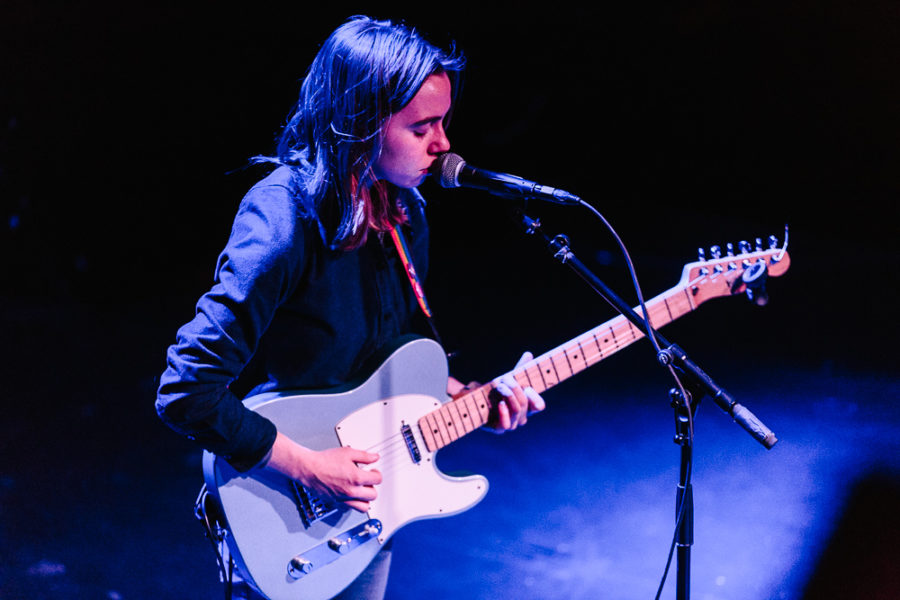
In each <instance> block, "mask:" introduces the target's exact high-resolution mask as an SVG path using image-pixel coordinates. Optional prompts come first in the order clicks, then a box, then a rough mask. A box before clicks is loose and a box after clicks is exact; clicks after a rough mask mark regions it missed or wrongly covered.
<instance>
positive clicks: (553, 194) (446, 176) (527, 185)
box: [431, 152, 581, 206]
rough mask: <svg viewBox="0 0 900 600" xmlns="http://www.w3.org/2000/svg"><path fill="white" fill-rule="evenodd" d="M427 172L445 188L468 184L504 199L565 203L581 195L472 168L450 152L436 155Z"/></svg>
mask: <svg viewBox="0 0 900 600" xmlns="http://www.w3.org/2000/svg"><path fill="white" fill-rule="evenodd" d="M431 172H432V173H433V174H434V175H435V176H436V177H437V178H438V183H439V184H440V186H441V187H445V188H455V187H469V188H475V189H477V190H484V191H486V192H489V193H491V194H494V195H495V196H501V197H504V198H513V199H521V200H528V199H534V200H547V201H549V202H555V203H556V204H564V205H567V206H573V205H576V204H581V198H579V197H578V196H575V195H574V194H570V193H569V192H567V191H565V190H559V189H556V188H552V187H548V186H546V185H540V184H538V183H535V182H533V181H528V180H527V179H522V178H521V177H516V176H515V175H509V174H507V173H494V172H493V171H486V170H484V169H476V168H475V167H472V166H470V165H469V164H468V163H466V161H464V160H463V159H462V157H461V156H459V155H458V154H453V153H452V152H445V153H444V154H441V155H440V156H438V157H437V159H436V160H435V161H434V162H433V163H432V164H431Z"/></svg>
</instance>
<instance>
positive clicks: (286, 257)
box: [156, 185, 304, 471]
mask: <svg viewBox="0 0 900 600" xmlns="http://www.w3.org/2000/svg"><path fill="white" fill-rule="evenodd" d="M295 206H296V205H295V203H294V201H293V200H292V198H291V196H290V193H289V192H288V190H287V189H286V188H285V187H283V186H280V185H261V186H258V187H255V188H253V189H251V191H250V192H249V193H248V194H247V196H246V197H245V198H244V200H243V201H242V202H241V206H240V208H239V210H238V214H237V216H236V217H235V222H234V226H233V228H232V231H231V235H230V237H229V240H228V243H227V245H226V247H225V249H224V251H223V252H222V254H221V255H220V256H219V260H218V263H217V266H216V277H215V281H214V285H213V287H212V288H211V289H210V290H209V291H208V292H207V293H206V294H204V295H203V296H202V297H201V298H200V300H199V301H198V302H197V307H196V313H195V316H194V318H193V320H191V321H190V322H189V323H187V324H186V325H184V326H183V327H181V328H180V329H179V330H178V334H177V338H176V342H175V344H173V345H172V346H170V347H169V349H168V352H167V354H166V363H167V368H166V370H165V372H164V373H163V375H162V377H161V379H160V387H159V391H158V394H157V400H156V409H157V412H158V414H159V416H160V418H161V419H162V420H163V421H164V422H165V423H166V424H167V425H169V426H170V427H171V428H172V429H174V430H175V431H177V432H179V433H181V434H182V435H184V436H186V437H187V438H188V439H191V440H194V441H196V442H197V443H198V444H199V445H200V446H202V447H203V448H205V449H206V450H209V451H210V452H213V453H215V454H217V455H219V456H220V457H222V458H224V459H225V460H226V461H228V462H229V464H231V465H232V466H233V467H234V468H235V469H237V470H238V471H247V470H249V469H251V468H253V467H254V466H255V465H257V464H258V463H259V462H260V461H261V460H263V459H264V458H265V457H266V455H267V454H268V452H269V451H270V450H271V448H272V445H273V444H274V442H275V437H276V429H275V425H274V424H273V423H272V422H271V421H269V420H268V419H266V418H265V417H263V416H261V415H259V414H257V413H255V412H253V411H251V410H249V409H247V408H246V407H245V406H244V404H243V403H242V402H241V400H240V399H239V398H238V397H237V396H236V395H235V394H234V393H232V392H231V390H230V389H229V384H231V382H232V381H234V380H235V379H236V378H237V376H238V375H239V374H240V372H241V370H242V369H243V368H244V367H245V366H246V365H247V363H248V362H249V361H250V358H251V357H252V356H253V353H254V352H255V351H256V349H257V347H258V344H259V339H260V337H261V336H262V335H263V333H264V332H265V331H266V329H267V328H268V326H269V324H270V323H271V321H272V317H273V315H274V314H275V311H276V310H277V308H278V307H279V306H280V305H281V304H282V303H283V302H284V301H285V300H286V299H287V298H288V297H289V295H290V293H291V292H292V290H293V289H294V288H295V287H296V284H297V280H298V277H299V273H300V272H301V270H302V264H303V259H304V249H303V238H304V236H303V232H302V228H301V227H300V225H299V223H298V218H297V211H296V208H295Z"/></svg>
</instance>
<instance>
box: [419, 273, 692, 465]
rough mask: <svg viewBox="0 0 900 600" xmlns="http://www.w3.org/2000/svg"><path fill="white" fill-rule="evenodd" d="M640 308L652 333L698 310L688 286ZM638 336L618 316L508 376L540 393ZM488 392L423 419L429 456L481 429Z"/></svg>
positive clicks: (490, 402) (470, 395) (476, 393)
mask: <svg viewBox="0 0 900 600" xmlns="http://www.w3.org/2000/svg"><path fill="white" fill-rule="evenodd" d="M645 304H646V306H647V310H648V312H649V314H650V323H651V324H652V325H653V327H654V329H658V328H660V327H662V326H663V325H667V324H668V323H671V322H672V321H674V320H675V319H677V318H679V317H681V316H683V315H686V314H687V313H689V312H691V311H693V310H694V309H696V307H697V304H695V302H694V301H693V299H692V297H691V293H690V291H689V286H688V285H679V286H676V287H674V288H672V289H670V290H668V291H666V292H664V293H662V294H660V295H659V296H656V297H655V298H653V299H651V300H649V301H648V302H645ZM635 312H636V313H637V314H638V315H641V314H642V311H641V310H640V308H636V309H635ZM643 337H644V333H643V332H642V331H640V330H639V329H637V328H636V327H635V326H634V325H633V324H632V323H631V321H629V320H628V319H626V318H625V317H624V316H622V315H619V316H617V317H615V318H613V319H610V320H609V321H607V322H605V323H603V324H602V325H599V326H597V327H595V328H594V329H591V330H590V331H588V332H586V333H583V334H581V335H580V336H578V337H576V338H575V339H572V340H569V341H568V342H566V343H564V344H562V345H560V346H557V347H556V348H554V349H553V350H550V351H549V352H546V353H545V354H542V355H541V356H538V357H536V358H534V359H533V360H531V361H530V362H528V363H526V364H524V365H522V366H521V367H519V368H517V369H515V370H513V371H510V372H509V373H508V375H509V376H512V377H514V378H515V380H516V381H517V382H518V383H519V385H521V386H522V387H529V386H530V387H532V388H534V390H535V391H536V392H538V393H541V392H544V391H545V390H548V389H550V388H552V387H553V386H555V385H556V384H558V383H561V382H563V381H565V380H566V379H568V378H570V377H572V376H573V375H575V374H577V373H580V372H581V371H583V370H585V369H587V368H588V367H590V366H593V365H595V364H597V363H598V362H600V361H601V360H603V359H605V358H607V357H609V356H612V355H613V354H615V353H616V352H618V351H619V350H622V349H623V348H626V347H627V346H630V345H631V344H632V343H634V342H636V341H637V340H639V339H641V338H643ZM493 389H494V385H493V384H492V383H488V384H485V385H483V386H481V387H479V388H478V389H476V390H473V391H471V392H468V393H466V394H465V395H463V396H460V397H457V398H455V399H453V400H451V401H450V402H447V403H445V404H443V405H442V406H441V407H440V408H438V409H436V410H434V411H432V412H431V413H429V414H427V415H425V416H424V417H422V418H421V419H420V420H419V428H420V429H421V431H422V435H423V437H424V439H425V443H426V445H427V446H428V449H429V450H430V451H432V452H433V451H435V450H438V449H440V448H443V447H444V446H446V445H447V444H450V443H451V442H454V441H456V440H458V439H459V438H461V437H462V436H464V435H466V434H467V433H470V432H472V431H474V430H476V429H478V428H479V427H481V426H483V425H484V424H486V423H487V421H488V418H489V417H490V414H491V409H492V406H493V400H492V398H491V391H492V390H493Z"/></svg>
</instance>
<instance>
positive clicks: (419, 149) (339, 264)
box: [157, 17, 544, 598]
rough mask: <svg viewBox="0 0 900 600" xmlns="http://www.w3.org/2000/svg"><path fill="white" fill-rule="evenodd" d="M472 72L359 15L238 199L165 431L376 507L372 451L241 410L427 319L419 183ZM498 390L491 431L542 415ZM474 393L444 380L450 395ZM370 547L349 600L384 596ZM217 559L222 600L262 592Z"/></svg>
mask: <svg viewBox="0 0 900 600" xmlns="http://www.w3.org/2000/svg"><path fill="white" fill-rule="evenodd" d="M462 66H463V61H462V59H461V57H459V56H458V55H455V54H452V53H449V52H445V51H443V50H440V49H438V48H437V47H435V46H433V45H432V44H430V43H429V42H427V41H425V40H424V39H423V38H422V37H420V35H419V34H418V33H417V32H416V31H415V30H413V29H410V28H408V27H406V26H402V25H397V24H392V23H390V22H385V21H375V20H372V19H370V18H367V17H354V18H352V19H350V20H348V21H347V22H345V23H344V24H342V25H341V26H340V27H338V28H337V29H336V30H335V31H334V32H333V33H332V34H331V36H330V37H329V38H328V39H327V40H326V42H325V43H324V44H323V45H322V47H321V49H320V51H319V52H318V54H317V55H316V57H315V59H314V61H313V63H312V65H311V66H310V68H309V71H308V73H307V75H306V78H305V79H304V81H303V84H302V86H301V90H300V98H299V101H298V103H297V105H296V108H295V110H294V111H293V113H292V114H291V115H290V118H289V120H288V122H287V124H286V125H285V127H284V130H283V133H282V135H281V137H280V140H279V143H278V146H277V151H276V153H275V155H274V156H271V157H261V158H258V159H256V161H255V162H258V163H267V164H270V165H271V166H272V170H271V172H270V173H269V174H268V175H267V176H266V177H265V178H263V179H262V180H261V181H259V182H258V183H257V184H256V185H255V186H253V187H252V188H251V189H250V190H249V192H248V193H247V194H246V196H245V197H244V199H243V201H242V202H241V204H240V207H239V209H238V212H237V215H236V217H235V220H234V224H233V226H232V230H231V235H230V237H229V239H228V242H227V244H226V246H225V248H224V250H223V251H222V253H221V255H220V256H219V259H218V263H217V266H216V275H215V280H214V283H213V285H212V287H211V289H210V290H209V291H208V292H207V293H205V294H204V295H203V296H202V297H201V298H200V299H199V301H198V302H197V307H196V315H195V317H194V318H193V320H191V321H190V322H189V323H187V324H185V325H184V326H183V327H181V328H180V329H179V331H178V335H177V340H176V342H175V343H174V344H173V345H172V346H171V347H170V348H169V350H168V353H167V368H166V370H165V372H164V374H163V375H162V378H161V382H160V387H159V392H158V397H157V411H158V413H159V415H160V417H161V418H162V419H163V421H164V422H165V423H167V424H168V425H169V426H170V427H172V428H173V429H174V430H175V431H176V432H178V433H180V434H182V435H184V436H186V437H188V438H189V439H191V440H195V441H196V442H197V443H198V444H199V445H200V446H201V447H202V448H203V449H205V450H207V451H208V452H210V453H214V454H215V455H216V456H217V457H219V459H221V460H223V461H225V462H226V463H227V465H228V468H231V469H233V470H234V471H235V472H236V474H237V475H238V476H241V477H243V476H245V475H247V476H250V475H253V474H260V477H261V478H265V477H267V476H268V475H266V473H271V474H273V475H276V476H278V477H282V478H284V477H287V479H289V480H290V481H292V482H294V483H295V484H296V489H297V490H302V493H304V494H307V493H308V494H311V495H313V496H316V497H318V498H321V499H324V500H322V502H324V503H326V504H327V503H329V502H333V503H337V504H340V505H342V506H344V507H349V508H350V509H353V510H352V511H348V512H350V513H353V512H354V511H358V512H359V513H366V512H367V511H368V510H369V507H370V505H371V503H372V502H374V501H376V499H377V498H378V494H379V486H380V485H382V484H383V483H386V482H385V478H386V475H384V474H383V473H382V472H381V470H380V469H379V462H378V461H379V459H380V458H381V457H380V455H379V453H378V451H377V450H375V451H370V450H371V449H368V448H361V447H350V446H347V445H336V446H335V447H330V448H326V449H317V448H311V447H306V446H304V445H301V443H300V442H299V441H298V440H296V439H293V438H292V437H291V436H290V435H287V434H286V433H284V432H282V431H279V429H278V428H277V427H276V425H275V424H274V423H273V422H272V420H270V419H267V418H266V417H265V416H264V415H263V414H261V413H260V412H258V411H254V410H250V409H249V408H247V407H246V406H245V405H244V404H243V403H242V399H243V398H245V397H249V396H251V395H258V394H265V393H268V392H278V391H280V390H310V391H311V390H319V389H328V388H336V387H338V386H341V385H342V384H347V383H348V382H350V381H353V380H354V379H357V378H359V377H360V376H361V375H362V374H363V373H365V372H366V369H367V365H368V364H370V363H371V362H372V361H373V360H376V357H377V356H378V353H379V351H380V350H381V349H382V348H384V347H387V346H388V345H389V344H390V342H391V341H392V340H394V339H395V338H398V337H399V336H401V335H402V334H405V333H408V332H410V331H411V329H412V328H413V322H414V318H419V319H420V320H421V313H420V315H419V316H416V312H417V311H422V312H423V313H425V314H428V313H427V303H425V301H424V296H422V294H421V293H417V292H419V291H420V290H421V285H420V283H419V282H420V280H421V278H423V277H424V276H425V273H426V271H427V267H428V256H427V251H428V225H427V222H426V220H425V214H424V204H425V203H424V200H423V199H422V196H421V195H420V194H419V192H418V191H417V189H416V188H417V186H419V185H420V184H421V183H422V181H423V180H424V178H425V177H426V175H427V174H428V172H429V169H430V168H431V166H432V163H433V162H434V161H435V159H436V158H437V157H438V156H439V155H440V154H442V153H445V152H447V151H448V150H449V147H450V144H449V141H448V139H447V136H446V133H445V131H444V128H445V126H446V124H447V121H448V119H449V115H450V112H451V108H452V106H453V102H454V99H455V91H456V89H457V87H458V85H457V84H458V81H459V76H460V73H461V69H462ZM428 323H430V319H429V320H428ZM436 333H437V332H436V330H434V335H436ZM523 359H524V361H526V362H527V361H528V360H531V356H530V355H528V354H526V355H525V356H523ZM494 387H495V389H496V391H497V392H498V393H499V394H500V397H499V398H498V401H496V402H493V403H491V409H490V412H489V414H486V425H485V426H486V428H488V429H491V430H494V431H501V432H502V431H505V430H511V429H515V428H516V427H518V426H521V425H523V424H524V423H525V422H526V420H527V417H528V414H529V413H530V412H534V411H537V410H541V409H542V408H543V407H544V403H543V400H542V399H541V397H540V396H539V395H538V394H537V393H536V392H534V390H533V389H532V388H530V387H529V386H527V385H526V386H523V385H520V383H519V382H518V381H517V380H515V379H514V378H507V379H505V380H503V381H498V382H496V384H495V386H494ZM467 390H468V387H467V386H464V385H463V384H462V383H460V382H459V381H457V380H455V379H453V378H449V379H448V381H447V390H446V391H447V394H449V395H451V396H456V395H459V394H463V393H465V392H466V391H467ZM315 410H316V409H315V408H309V409H307V412H308V414H301V415H296V416H295V418H297V419H301V420H302V419H304V418H310V419H312V418H314V417H315V414H314V411H315ZM318 501H319V500H316V502H318ZM378 543H379V544H380V543H381V542H378ZM223 546H224V545H223ZM223 550H224V551H225V552H227V550H225V549H224V548H223ZM375 552H376V555H375V556H374V558H373V559H372V560H371V562H370V563H369V564H368V565H367V566H366V567H365V568H364V569H363V570H362V574H361V575H360V576H359V577H358V578H357V579H356V580H355V581H353V582H352V583H351V584H350V585H349V587H347V588H346V589H345V590H344V591H343V592H342V593H341V595H340V596H339V597H346V598H351V597H352V598H381V597H383V595H384V589H385V586H386V581H387V572H388V567H389V563H390V540H387V542H386V543H384V544H383V545H382V546H381V547H380V548H378V549H377V550H376V551H375ZM225 563H227V564H225ZM223 565H224V566H225V567H226V568H224V569H223V573H224V579H225V580H226V593H227V594H228V595H231V594H232V592H233V594H234V596H235V597H253V598H257V597H260V595H261V594H262V593H263V592H262V591H261V590H260V586H258V585H256V584H255V582H254V581H253V578H252V576H251V575H250V574H248V573H244V572H241V570H242V569H241V567H242V565H241V563H240V561H238V562H237V564H236V565H235V564H234V563H232V562H231V561H230V560H229V557H228V556H227V555H226V556H225V561H224V563H223ZM298 565H299V563H298ZM232 568H234V569H235V572H234V576H233V581H232V580H231V578H232V575H231V573H232ZM297 568H298V569H302V568H303V565H299V566H297ZM360 568H361V569H362V567H360ZM279 573H284V576H285V577H287V571H285V570H284V569H282V570H281V571H279ZM338 591H339V590H338ZM329 595H330V592H329Z"/></svg>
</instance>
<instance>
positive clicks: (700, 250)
mask: <svg viewBox="0 0 900 600" xmlns="http://www.w3.org/2000/svg"><path fill="white" fill-rule="evenodd" d="M697 260H699V261H700V262H706V251H704V250H703V248H697Z"/></svg>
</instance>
